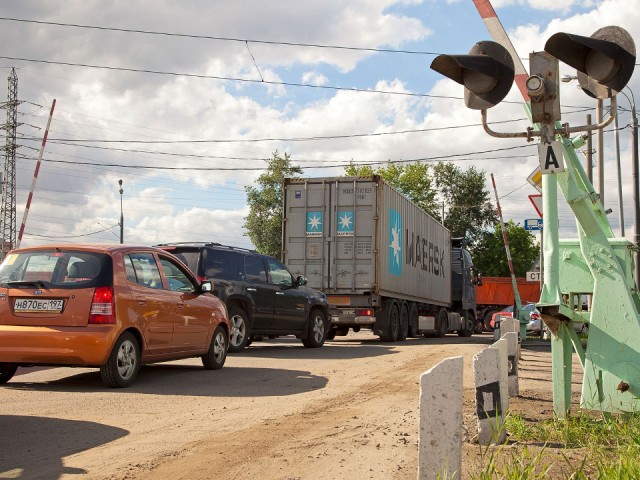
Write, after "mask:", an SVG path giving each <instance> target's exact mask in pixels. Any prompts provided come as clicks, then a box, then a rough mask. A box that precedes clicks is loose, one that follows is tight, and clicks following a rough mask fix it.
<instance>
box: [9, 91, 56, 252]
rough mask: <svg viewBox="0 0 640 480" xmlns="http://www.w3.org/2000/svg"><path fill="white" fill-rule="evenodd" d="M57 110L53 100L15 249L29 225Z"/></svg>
mask: <svg viewBox="0 0 640 480" xmlns="http://www.w3.org/2000/svg"><path fill="white" fill-rule="evenodd" d="M54 108H56V99H55V98H54V99H53V103H52V104H51V111H50V112H49V120H47V128H46V129H45V131H44V137H43V138H42V145H41V146H40V153H39V154H38V162H37V163H36V169H35V171H34V172H33V180H31V189H30V190H29V197H28V198H27V206H26V207H25V209H24V215H23V217H22V225H20V233H19V234H18V239H17V240H16V246H15V248H18V247H20V242H21V241H22V235H23V234H24V226H25V225H26V223H27V215H29V208H30V207H31V199H32V198H33V191H34V190H35V188H36V181H37V180H38V172H39V171H40V164H41V163H42V155H43V154H44V146H45V145H46V143H47V136H48V135H49V126H50V125H51V117H53V109H54Z"/></svg>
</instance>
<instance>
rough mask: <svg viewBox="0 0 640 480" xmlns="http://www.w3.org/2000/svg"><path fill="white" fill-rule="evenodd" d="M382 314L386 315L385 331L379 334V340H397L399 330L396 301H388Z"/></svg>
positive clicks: (398, 314)
mask: <svg viewBox="0 0 640 480" xmlns="http://www.w3.org/2000/svg"><path fill="white" fill-rule="evenodd" d="M383 315H384V316H385V317H386V320H387V325H386V328H385V332H384V333H383V334H382V335H380V340H382V341H383V342H397V341H398V333H399V331H400V312H398V305H397V304H396V302H388V303H387V305H386V308H385V310H384V312H383Z"/></svg>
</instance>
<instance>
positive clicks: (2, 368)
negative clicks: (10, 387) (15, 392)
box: [0, 363, 18, 385]
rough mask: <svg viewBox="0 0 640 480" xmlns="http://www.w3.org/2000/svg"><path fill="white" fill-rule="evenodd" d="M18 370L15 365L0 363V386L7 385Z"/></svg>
mask: <svg viewBox="0 0 640 480" xmlns="http://www.w3.org/2000/svg"><path fill="white" fill-rule="evenodd" d="M16 370H18V365H16V364H15V363H0V385H2V384H5V383H7V382H8V381H9V380H11V379H12V378H13V376H14V375H15V374H16Z"/></svg>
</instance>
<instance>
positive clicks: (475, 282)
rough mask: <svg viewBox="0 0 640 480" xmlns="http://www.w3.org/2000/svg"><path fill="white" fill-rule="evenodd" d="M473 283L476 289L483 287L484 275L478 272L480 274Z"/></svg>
mask: <svg viewBox="0 0 640 480" xmlns="http://www.w3.org/2000/svg"><path fill="white" fill-rule="evenodd" d="M471 283H473V284H474V285H475V286H476V287H481V286H482V273H480V272H478V274H477V275H476V276H475V277H474V278H473V280H471Z"/></svg>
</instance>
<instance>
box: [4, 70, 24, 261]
mask: <svg viewBox="0 0 640 480" xmlns="http://www.w3.org/2000/svg"><path fill="white" fill-rule="evenodd" d="M8 81H9V94H8V99H7V103H5V104H4V105H3V106H2V108H6V109H7V123H6V124H5V125H4V126H3V127H4V130H5V131H6V138H7V141H6V144H5V147H4V150H5V157H4V169H3V173H4V175H3V177H4V188H3V189H2V206H1V207H0V236H1V239H0V240H1V241H2V245H1V246H0V247H1V248H0V253H1V254H2V257H4V256H5V255H6V254H7V252H8V251H9V250H11V249H12V248H13V247H14V246H15V244H16V148H17V145H16V137H17V129H18V104H19V103H20V102H18V76H17V75H16V70H15V68H12V69H11V74H10V75H9V77H8Z"/></svg>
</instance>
